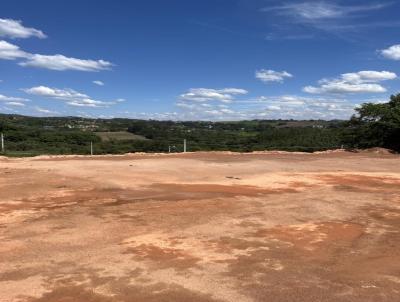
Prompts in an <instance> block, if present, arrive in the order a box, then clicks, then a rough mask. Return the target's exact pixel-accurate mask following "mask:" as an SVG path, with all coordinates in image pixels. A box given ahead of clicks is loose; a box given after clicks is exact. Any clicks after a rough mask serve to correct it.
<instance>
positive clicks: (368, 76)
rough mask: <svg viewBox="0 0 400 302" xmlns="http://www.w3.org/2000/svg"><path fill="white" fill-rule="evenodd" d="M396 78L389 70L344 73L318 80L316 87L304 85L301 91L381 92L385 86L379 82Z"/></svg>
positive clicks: (313, 92)
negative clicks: (337, 76) (332, 77)
mask: <svg viewBox="0 0 400 302" xmlns="http://www.w3.org/2000/svg"><path fill="white" fill-rule="evenodd" d="M396 78H397V75H396V74H395V73H393V72H389V71H371V70H366V71H359V72H354V73H344V74H342V75H341V76H340V77H339V78H334V79H322V80H320V81H319V82H318V83H319V84H320V86H318V87H314V86H306V87H304V88H303V91H304V92H307V93H311V94H325V93H328V94H329V93H331V94H343V93H382V92H386V88H385V87H383V86H382V85H381V84H379V83H380V82H382V81H387V80H394V79H396Z"/></svg>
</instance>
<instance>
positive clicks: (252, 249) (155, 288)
mask: <svg viewBox="0 0 400 302" xmlns="http://www.w3.org/2000/svg"><path fill="white" fill-rule="evenodd" d="M0 301H1V302H5V301H7V302H9V301H32V302H47V301H52V302H78V301H79V302H108V301H121V302H125V301H126V302H128V301H129V302H131V301H150V302H154V301H185V302H186V301H190V302H191V301H193V302H200V301H232V302H233V301H235V302H237V301H243V302H248V301H249V302H250V301H272V302H275V301H276V302H279V301H302V302H303V301H304V302H313V301H335V302H337V301H360V302H368V301H374V302H376V301H379V302H381V301H393V302H395V301H400V156H398V155H382V154H373V153H371V154H368V153H365V154H355V153H345V152H338V153H322V154H299V153H297V154H296V153H293V154H280V153H266V154H243V155H240V154H230V153H197V154H190V153H188V154H181V155H126V156H114V157H95V158H88V157H87V158H84V157H75V158H48V157H47V158H46V157H42V158H40V157H39V158H33V159H5V158H3V159H0Z"/></svg>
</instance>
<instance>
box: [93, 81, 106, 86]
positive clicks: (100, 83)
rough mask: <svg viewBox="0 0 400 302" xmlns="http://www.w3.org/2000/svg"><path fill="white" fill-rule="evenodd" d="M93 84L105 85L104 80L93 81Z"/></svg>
mask: <svg viewBox="0 0 400 302" xmlns="http://www.w3.org/2000/svg"><path fill="white" fill-rule="evenodd" d="M93 84H95V85H98V86H104V82H102V81H93Z"/></svg>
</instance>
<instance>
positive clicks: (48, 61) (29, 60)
mask: <svg viewBox="0 0 400 302" xmlns="http://www.w3.org/2000/svg"><path fill="white" fill-rule="evenodd" d="M0 59H3V60H16V59H24V61H22V62H20V63H18V64H19V65H21V66H24V67H37V68H44V69H50V70H57V71H65V70H78V71H101V70H109V69H111V68H112V66H113V64H112V63H110V62H107V61H104V60H97V61H96V60H82V59H76V58H69V57H66V56H63V55H40V54H31V53H28V52H25V51H23V50H21V49H20V48H19V47H18V46H16V45H14V44H11V43H8V42H6V41H0Z"/></svg>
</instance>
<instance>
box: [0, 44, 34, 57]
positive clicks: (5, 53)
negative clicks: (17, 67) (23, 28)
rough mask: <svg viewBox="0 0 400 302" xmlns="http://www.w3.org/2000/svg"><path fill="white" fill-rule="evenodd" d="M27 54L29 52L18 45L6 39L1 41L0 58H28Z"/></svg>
mask: <svg viewBox="0 0 400 302" xmlns="http://www.w3.org/2000/svg"><path fill="white" fill-rule="evenodd" d="M27 56H28V54H27V53H26V52H25V51H22V50H21V49H20V48H19V47H18V46H16V45H14V44H11V43H8V42H6V41H0V59H3V60H15V59H19V58H26V57H27Z"/></svg>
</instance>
